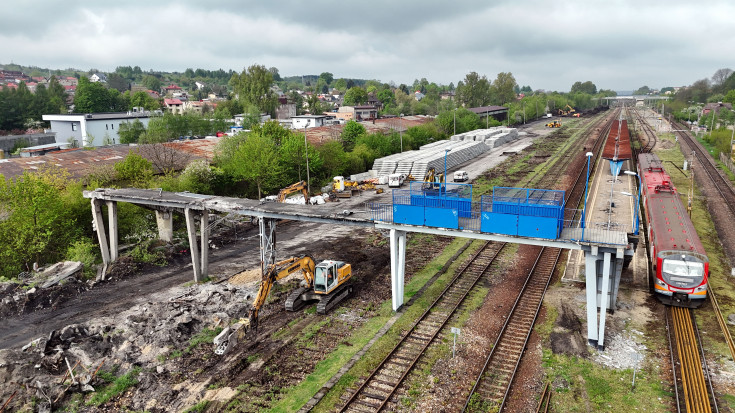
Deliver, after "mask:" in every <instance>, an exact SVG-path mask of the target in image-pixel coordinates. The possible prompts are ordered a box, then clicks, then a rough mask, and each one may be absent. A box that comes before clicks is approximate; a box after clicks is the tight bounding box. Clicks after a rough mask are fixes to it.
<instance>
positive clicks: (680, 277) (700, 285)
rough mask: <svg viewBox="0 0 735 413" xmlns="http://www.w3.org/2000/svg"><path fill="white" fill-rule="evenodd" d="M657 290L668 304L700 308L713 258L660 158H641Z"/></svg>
mask: <svg viewBox="0 0 735 413" xmlns="http://www.w3.org/2000/svg"><path fill="white" fill-rule="evenodd" d="M638 174H639V176H640V177H641V183H642V188H641V189H642V197H643V204H644V208H645V211H646V218H647V220H648V239H649V242H650V248H651V251H650V253H651V255H650V256H651V259H652V261H653V263H652V264H653V269H654V271H655V279H654V291H655V293H656V297H657V298H658V299H659V300H660V301H661V302H662V303H664V304H668V305H673V306H678V307H689V308H697V307H699V306H700V305H702V304H703V303H704V300H705V298H707V280H708V276H709V259H708V258H707V255H706V253H705V251H704V247H702V242H701V241H700V240H699V237H698V236H697V232H696V230H695V229H694V225H693V224H692V221H691V219H689V215H687V211H686V208H685V207H684V205H683V204H682V203H681V199H680V198H679V194H678V193H677V191H676V188H675V187H674V185H673V184H672V183H671V178H670V177H669V175H668V174H667V173H666V171H665V170H664V169H663V166H662V164H661V160H660V159H659V158H658V156H656V155H654V154H651V153H644V154H640V155H639V156H638Z"/></svg>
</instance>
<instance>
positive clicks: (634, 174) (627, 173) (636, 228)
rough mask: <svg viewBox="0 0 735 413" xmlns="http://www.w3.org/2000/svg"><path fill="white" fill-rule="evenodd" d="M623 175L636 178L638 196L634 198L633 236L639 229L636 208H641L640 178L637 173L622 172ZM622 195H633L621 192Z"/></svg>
mask: <svg viewBox="0 0 735 413" xmlns="http://www.w3.org/2000/svg"><path fill="white" fill-rule="evenodd" d="M623 173H624V174H626V175H631V176H635V177H636V178H638V194H637V196H636V198H635V213H634V218H635V230H634V231H633V234H634V235H638V229H639V227H640V224H639V222H640V218H639V217H638V208H640V206H641V204H640V202H641V185H642V184H641V177H640V176H639V175H638V174H637V173H635V172H633V171H623ZM622 193H623V194H625V195H628V196H633V194H629V193H627V192H622Z"/></svg>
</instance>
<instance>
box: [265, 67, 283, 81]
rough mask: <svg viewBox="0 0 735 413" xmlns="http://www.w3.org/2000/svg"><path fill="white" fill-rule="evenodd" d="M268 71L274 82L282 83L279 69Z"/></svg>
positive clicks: (273, 68)
mask: <svg viewBox="0 0 735 413" xmlns="http://www.w3.org/2000/svg"><path fill="white" fill-rule="evenodd" d="M268 71H269V72H270V73H271V75H272V76H273V80H274V81H276V82H280V81H281V75H280V74H279V73H278V68H276V67H271V68H269V69H268Z"/></svg>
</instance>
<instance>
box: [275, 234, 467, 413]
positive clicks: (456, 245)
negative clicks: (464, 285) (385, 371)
mask: <svg viewBox="0 0 735 413" xmlns="http://www.w3.org/2000/svg"><path fill="white" fill-rule="evenodd" d="M464 243H465V240H462V239H455V240H453V241H452V242H451V243H450V244H449V245H448V246H447V247H446V248H445V249H444V251H442V253H441V254H439V256H437V257H436V258H434V259H433V260H432V261H431V262H430V263H429V264H427V265H426V266H425V267H424V268H423V269H422V270H421V271H419V272H418V273H416V274H414V276H413V277H412V278H411V281H410V282H408V283H407V284H406V286H405V296H407V297H410V296H412V295H414V294H415V293H416V292H417V291H418V290H419V289H421V287H422V286H423V285H424V284H425V283H426V282H427V281H428V280H429V279H430V278H431V277H433V276H434V275H435V274H436V271H437V270H438V269H440V268H441V267H442V266H443V265H444V263H446V262H447V261H448V260H449V259H450V258H451V257H452V256H453V255H454V254H455V253H456V252H457V251H458V250H459V249H460V248H461V247H462V246H463V245H464ZM476 249H477V247H475V248H474V250H476ZM471 250H473V246H470V247H469V248H467V250H466V251H465V252H464V253H463V254H462V255H460V257H458V259H457V260H456V261H455V262H454V263H453V264H452V265H451V266H450V268H449V269H448V270H447V272H446V273H445V274H444V275H443V276H441V277H440V278H439V279H438V280H437V281H436V282H435V286H432V287H430V288H429V290H436V289H437V288H439V287H437V286H436V284H441V289H443V288H444V285H446V282H447V278H449V277H453V276H454V272H455V271H456V267H457V266H458V265H459V263H461V262H462V261H464V259H465V258H466V257H467V256H468V255H469V254H470V251H471ZM440 281H442V282H440ZM441 289H439V290H438V291H434V292H433V294H429V291H427V292H426V293H424V296H423V297H421V298H419V299H417V300H416V303H415V304H414V305H413V306H411V308H409V309H408V310H406V314H404V316H403V317H401V319H399V320H398V321H397V322H396V324H394V325H393V328H391V330H389V332H388V333H386V334H385V335H384V336H383V339H381V340H379V341H378V342H377V343H375V345H373V347H372V349H371V351H369V352H368V353H367V354H366V355H365V356H364V357H362V358H361V359H360V360H359V361H358V362H357V363H356V364H355V366H354V367H353V369H352V370H351V371H349V372H348V373H346V374H345V375H344V376H342V378H341V379H340V381H339V382H338V383H337V385H336V386H335V388H334V389H333V391H331V392H330V393H329V395H327V396H326V397H325V400H323V402H322V403H320V404H319V405H318V406H317V408H316V409H315V410H314V411H321V410H319V409H321V407H320V406H322V405H331V406H334V405H336V403H337V401H338V399H339V395H340V394H341V392H343V391H344V389H345V388H346V387H348V386H349V385H351V384H352V383H354V381H355V380H356V379H357V377H359V376H360V375H364V374H366V372H368V371H369V369H370V368H371V366H374V365H376V364H377V362H378V361H379V359H380V358H381V357H383V356H384V355H385V354H387V352H389V351H390V350H391V349H392V348H393V346H395V343H396V342H397V340H398V337H399V334H400V331H402V330H403V329H406V328H408V327H409V326H410V325H411V323H412V322H413V320H415V318H416V317H418V315H420V312H423V311H424V308H426V306H427V301H428V300H429V299H430V298H428V297H427V296H428V295H433V296H434V297H435V296H436V295H438V293H439V292H440V291H441ZM392 315H393V311H392V309H391V301H390V300H386V301H385V302H383V303H382V304H381V305H380V308H379V309H377V314H376V316H374V317H372V318H370V319H369V320H368V321H367V322H366V323H365V324H364V325H363V326H362V327H360V328H359V329H357V330H355V332H354V333H353V334H352V335H351V336H350V338H349V342H350V344H351V345H346V344H340V345H338V346H337V348H336V349H335V350H334V351H333V352H332V353H331V354H330V355H329V356H327V358H326V359H324V360H322V361H320V362H319V363H317V365H316V366H315V368H314V371H313V372H312V373H311V374H310V375H308V376H307V377H306V378H305V379H304V380H303V381H302V382H301V383H299V384H297V385H296V386H293V387H291V388H289V389H284V391H283V392H282V397H281V399H280V400H278V401H276V402H275V403H274V404H273V405H272V406H271V408H270V409H271V410H270V411H272V412H292V411H296V410H298V409H299V408H301V406H303V405H304V404H305V403H306V402H307V401H308V400H309V399H310V398H311V397H312V396H313V395H314V394H316V393H317V392H318V391H319V389H321V387H322V386H323V385H324V383H326V382H327V380H329V379H330V378H331V377H332V376H333V375H334V374H336V373H337V371H339V369H340V368H342V366H344V365H345V364H347V362H348V361H349V360H350V358H352V356H354V355H355V353H357V352H358V351H360V349H362V347H363V346H365V344H367V343H368V341H370V340H371V339H372V338H373V337H374V336H375V334H376V333H377V332H378V330H380V328H381V327H383V325H385V323H386V322H387V321H388V320H389V319H390V318H391V316H392ZM328 409H329V408H328V407H327V410H328Z"/></svg>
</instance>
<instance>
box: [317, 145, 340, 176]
mask: <svg viewBox="0 0 735 413" xmlns="http://www.w3.org/2000/svg"><path fill="white" fill-rule="evenodd" d="M317 151H318V152H319V156H320V157H321V158H322V161H323V164H322V170H321V173H320V174H319V175H320V177H321V178H322V179H327V178H332V177H333V176H339V175H342V174H343V173H344V171H345V163H344V161H345V151H344V148H343V147H342V144H341V143H339V142H337V141H329V142H327V143H325V144H323V145H321V146H319V147H318V148H317Z"/></svg>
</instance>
